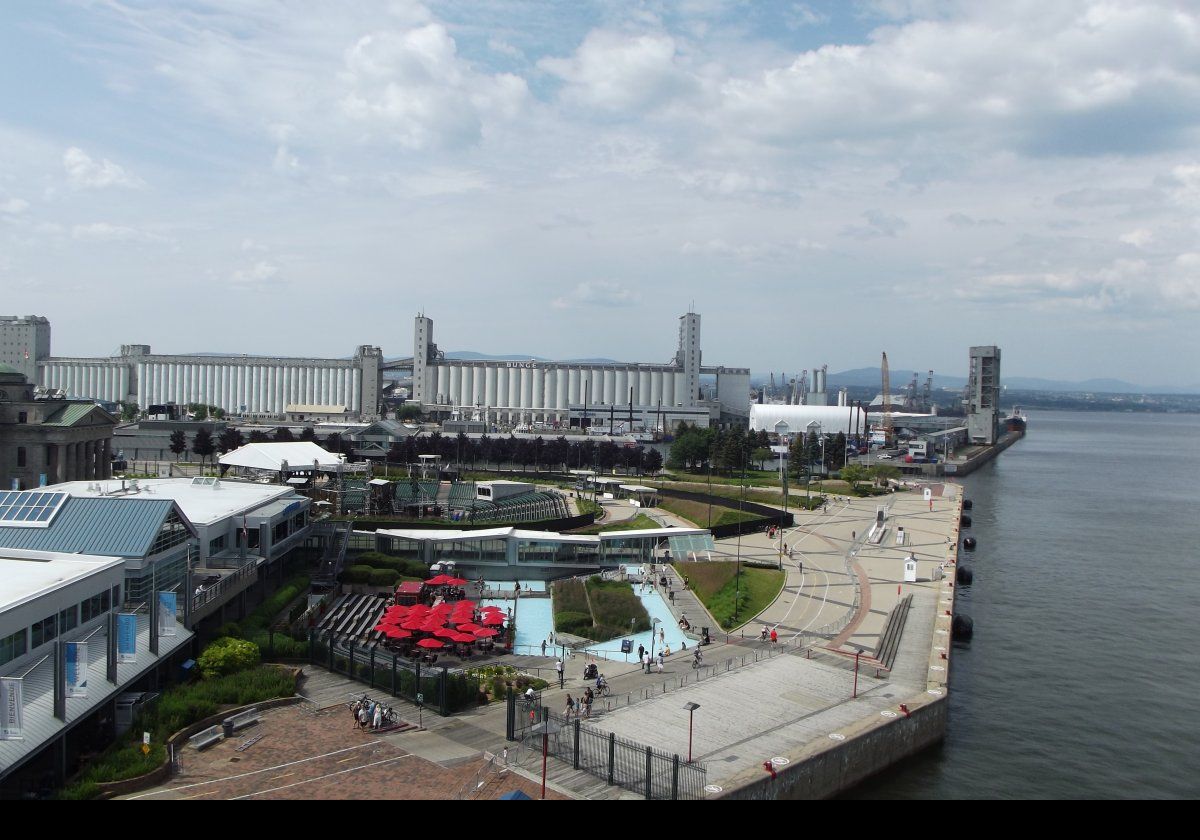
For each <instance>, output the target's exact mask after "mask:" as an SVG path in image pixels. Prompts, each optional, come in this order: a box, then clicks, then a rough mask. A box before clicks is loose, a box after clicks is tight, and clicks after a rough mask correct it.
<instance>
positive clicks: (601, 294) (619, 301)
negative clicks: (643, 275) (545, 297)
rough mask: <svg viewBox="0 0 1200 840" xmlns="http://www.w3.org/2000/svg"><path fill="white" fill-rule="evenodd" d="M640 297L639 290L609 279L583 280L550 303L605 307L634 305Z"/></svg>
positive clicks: (569, 307) (564, 306) (558, 305)
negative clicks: (567, 292) (569, 291)
mask: <svg viewBox="0 0 1200 840" xmlns="http://www.w3.org/2000/svg"><path fill="white" fill-rule="evenodd" d="M641 299H642V296H641V294H640V293H639V292H637V291H636V290H634V289H630V288H629V287H627V286H623V285H621V284H620V283H617V282H614V281H611V280H591V281H584V282H583V283H579V284H578V285H576V286H575V288H574V289H573V290H572V291H571V293H570V294H568V295H565V296H562V297H558V298H555V299H554V300H553V301H551V303H550V305H551V306H552V307H554V308H555V309H574V308H577V307H581V306H599V307H605V308H612V307H624V306H636V305H637V304H638V303H639V302H640V301H641Z"/></svg>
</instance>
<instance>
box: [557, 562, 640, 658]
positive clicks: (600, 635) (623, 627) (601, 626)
mask: <svg viewBox="0 0 1200 840" xmlns="http://www.w3.org/2000/svg"><path fill="white" fill-rule="evenodd" d="M551 592H552V594H553V596H554V629H555V631H556V632H559V633H571V634H572V635H575V636H583V637H584V638H586V639H593V640H595V641H597V642H606V641H608V640H609V639H615V638H616V637H617V636H623V635H625V634H626V633H628V632H629V625H630V620H632V621H633V626H634V630H635V631H642V630H649V629H650V616H649V614H648V613H647V612H646V608H645V607H643V606H642V602H641V601H639V600H638V597H637V596H636V595H634V594H633V588H632V587H631V586H630V585H629V584H628V583H626V582H624V581H605V580H601V579H600V578H598V577H593V578H589V579H588V581H587V588H586V590H585V589H584V583H583V581H580V580H563V581H558V582H556V583H555V584H554V585H553V587H552V589H551Z"/></svg>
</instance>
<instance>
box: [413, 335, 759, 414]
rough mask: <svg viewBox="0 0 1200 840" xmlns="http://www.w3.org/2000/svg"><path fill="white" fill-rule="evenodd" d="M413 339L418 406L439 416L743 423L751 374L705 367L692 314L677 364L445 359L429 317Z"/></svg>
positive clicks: (681, 338) (678, 347)
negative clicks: (704, 393) (706, 384)
mask: <svg viewBox="0 0 1200 840" xmlns="http://www.w3.org/2000/svg"><path fill="white" fill-rule="evenodd" d="M413 335H414V338H413V362H412V365H413V399H414V400H416V401H418V402H420V403H422V404H423V405H424V406H425V407H426V408H427V409H433V410H435V411H445V412H455V411H457V412H459V416H462V417H472V416H473V415H475V414H479V415H480V419H485V420H487V421H488V422H493V423H505V424H510V425H516V424H520V423H538V422H543V423H557V424H568V423H569V424H571V425H594V424H596V423H599V422H607V420H608V419H609V415H610V414H611V415H612V417H613V419H614V421H616V420H624V419H626V418H628V417H629V415H630V414H632V415H633V416H634V418H635V424H638V425H640V426H641V427H642V428H650V427H652V425H658V419H659V418H661V419H662V423H661V425H662V426H664V427H666V428H670V427H673V426H676V425H678V424H679V423H680V422H689V423H694V424H697V425H703V426H707V425H709V424H710V422H711V423H718V422H723V421H724V422H735V421H737V420H740V421H742V422H744V421H745V418H746V415H747V412H748V406H749V401H750V371H749V369H747V368H726V367H704V366H703V365H702V364H701V350H700V316H699V315H698V314H696V313H694V312H689V313H687V314H685V315H681V316H680V318H679V338H678V343H677V345H676V351H675V357H674V358H673V359H672V360H671V361H670V362H668V363H667V364H653V363H646V362H629V363H622V362H618V363H590V362H540V361H530V360H526V359H511V360H493V359H489V360H474V359H472V360H465V359H447V358H446V356H445V354H444V353H443V352H442V351H440V350H438V347H437V345H436V344H435V343H434V341H433V319H432V318H427V317H425V316H424V315H418V316H417V319H416V323H415V327H414V333H413ZM701 375H715V376H716V382H717V393H716V400H712V401H710V400H704V399H702V398H701V396H700V377H701ZM585 417H586V418H587V419H586V420H583V421H582V422H581V418H585Z"/></svg>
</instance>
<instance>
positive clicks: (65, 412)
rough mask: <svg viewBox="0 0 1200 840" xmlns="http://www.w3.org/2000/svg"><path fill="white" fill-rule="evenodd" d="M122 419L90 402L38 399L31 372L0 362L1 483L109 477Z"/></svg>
mask: <svg viewBox="0 0 1200 840" xmlns="http://www.w3.org/2000/svg"><path fill="white" fill-rule="evenodd" d="M116 423H117V420H116V418H115V417H113V416H112V415H111V414H109V413H108V412H106V411H104V410H103V409H102V408H99V407H97V406H96V405H94V404H93V403H90V402H76V401H71V400H59V399H34V387H33V385H31V384H30V383H29V382H28V380H27V379H26V378H25V376H23V375H22V374H21V373H19V372H18V371H16V370H14V369H13V368H11V367H8V366H6V365H0V489H4V490H8V489H12V490H25V489H29V488H33V487H40V486H42V485H46V484H55V483H57V482H60V481H76V480H79V481H87V480H93V479H103V478H108V477H109V476H110V475H111V474H112V471H111V463H112V437H113V428H114V427H115V426H116Z"/></svg>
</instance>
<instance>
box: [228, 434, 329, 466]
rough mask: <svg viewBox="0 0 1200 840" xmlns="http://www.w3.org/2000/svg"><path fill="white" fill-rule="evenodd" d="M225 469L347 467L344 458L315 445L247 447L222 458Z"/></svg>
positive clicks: (275, 444) (293, 444) (257, 445)
mask: <svg viewBox="0 0 1200 840" xmlns="http://www.w3.org/2000/svg"><path fill="white" fill-rule="evenodd" d="M220 460H221V466H223V467H237V468H241V469H247V470H264V471H267V472H279V471H280V470H282V469H284V466H283V465H284V463H285V462H286V463H287V469H288V470H305V469H308V470H311V469H312V468H313V463H314V462H315V463H316V465H317V469H334V468H336V467H337V465H338V464H341V463H343V460H344V459H343V456H341V455H334V454H333V453H332V452H328V451H326V450H324V449H322V448H321V447H319V446H317V445H316V444H315V443H311V442H309V441H300V442H296V443H247V444H246V445H245V446H243V447H241V448H240V449H235V450H233V451H232V452H226V453H225V454H224V455H222V456H221V459H220Z"/></svg>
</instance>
